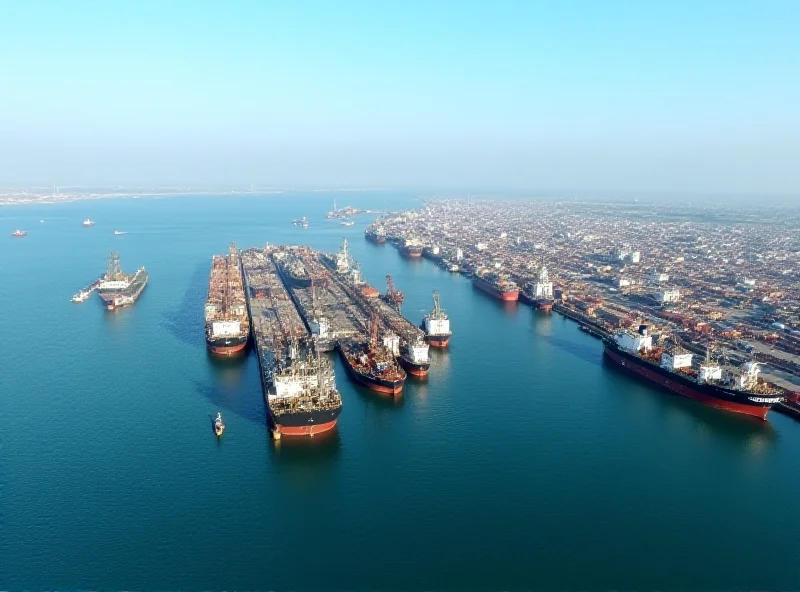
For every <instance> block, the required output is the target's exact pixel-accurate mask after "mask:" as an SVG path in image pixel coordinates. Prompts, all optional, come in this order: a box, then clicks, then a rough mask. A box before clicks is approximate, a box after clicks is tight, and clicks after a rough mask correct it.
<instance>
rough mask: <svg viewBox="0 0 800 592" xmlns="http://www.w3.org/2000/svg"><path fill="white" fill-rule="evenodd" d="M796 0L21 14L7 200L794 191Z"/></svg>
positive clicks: (9, 99)
mask: <svg viewBox="0 0 800 592" xmlns="http://www.w3.org/2000/svg"><path fill="white" fill-rule="evenodd" d="M798 17H800V8H798V5H797V4H796V3H794V2H761V3H752V2H734V3H730V2H705V3H700V4H698V3H692V2H671V3H666V4H660V5H644V4H641V3H629V2H604V3H592V2H574V3H544V2H492V3H477V2H473V3H464V2H436V3H428V2H392V3H389V2H381V3H373V2H344V3H342V2H337V3H328V2H313V1H310V2H292V3H274V2H235V3H220V4H212V3H196V2H169V3H160V2H152V1H145V2H137V3H129V4H125V5H121V4H116V3H108V4H106V3H88V2H87V3H49V2H36V1H32V2H14V3H8V4H5V5H4V7H3V18H2V19H0V52H2V55H3V56H5V57H4V59H3V60H2V61H0V76H1V77H2V79H3V80H4V81H5V83H4V89H3V92H2V93H0V134H1V135H2V137H3V142H2V143H0V185H4V186H8V185H24V184H39V185H43V186H50V185H52V184H59V185H70V184H72V185H75V184H83V185H87V184H88V185H98V184H107V185H115V184H130V183H138V184H172V183H185V184H194V185H203V184H216V185H225V184H231V185H237V186H242V185H244V186H247V185H249V184H250V183H255V184H261V185H268V186H276V187H279V186H283V187H293V186H304V187H328V188H331V187H342V186H347V187H425V188H431V189H434V188H454V189H463V190H474V189H487V190H488V189H496V190H522V191H527V190H530V191H534V192H535V191H553V192H559V191H565V192H568V191H583V192H602V193H606V194H613V193H614V192H629V193H631V192H632V193H637V192H640V193H648V192H652V193H679V194H704V193H713V194H755V195H767V194H778V195H783V196H794V195H797V194H799V193H800V167H797V166H796V165H797V162H800V111H798V109H797V108H796V106H797V105H798V104H800V77H798V76H797V64H798V63H800V49H799V48H800V43H798V41H797V25H798V22H799V20H800V19H799V18H798Z"/></svg>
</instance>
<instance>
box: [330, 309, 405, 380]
mask: <svg viewBox="0 0 800 592" xmlns="http://www.w3.org/2000/svg"><path fill="white" fill-rule="evenodd" d="M395 350H396V351H395ZM339 353H340V354H341V357H342V361H343V362H344V366H345V368H347V372H348V374H349V375H350V377H351V378H352V379H353V380H355V381H356V382H358V383H359V384H361V385H363V386H365V387H367V388H368V389H370V390H373V391H376V392H379V393H385V394H387V395H399V394H400V393H401V392H402V391H403V385H404V384H405V382H406V373H405V370H403V368H401V367H400V366H399V364H398V363H397V360H396V359H395V355H396V354H399V340H398V338H397V336H396V335H394V336H385V338H384V340H383V342H381V343H379V342H378V323H377V319H376V318H375V316H374V315H373V317H372V320H371V321H370V337H369V341H342V342H340V343H339Z"/></svg>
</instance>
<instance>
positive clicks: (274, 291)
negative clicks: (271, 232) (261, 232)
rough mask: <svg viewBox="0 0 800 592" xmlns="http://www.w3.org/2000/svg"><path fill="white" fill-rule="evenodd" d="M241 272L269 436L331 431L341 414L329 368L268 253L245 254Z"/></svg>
mask: <svg viewBox="0 0 800 592" xmlns="http://www.w3.org/2000/svg"><path fill="white" fill-rule="evenodd" d="M242 269H243V271H244V277H245V286H246V291H245V294H246V298H247V305H248V308H249V312H250V319H251V322H252V325H253V343H254V344H255V349H256V353H257V354H258V364H259V368H260V370H261V386H262V389H263V392H264V401H265V403H266V408H267V420H268V422H269V425H270V428H271V430H272V434H273V437H275V438H276V439H278V438H280V437H281V436H284V435H285V436H314V435H315V434H320V433H322V432H327V431H329V430H332V429H333V428H334V427H336V423H337V421H338V420H339V415H340V414H341V412H342V397H341V395H340V394H339V392H338V391H337V390H336V381H335V377H334V370H333V364H332V363H331V361H330V360H329V359H328V358H327V357H322V356H320V354H319V351H318V350H317V348H316V347H315V345H314V343H313V341H312V339H311V337H310V335H309V333H308V331H307V329H306V327H305V325H304V324H303V321H302V319H301V318H300V315H299V313H298V312H297V309H296V308H295V305H294V304H293V302H292V300H291V299H290V298H289V294H288V292H287V291H286V288H285V287H284V286H283V283H282V282H281V280H280V278H279V277H278V273H277V269H276V267H275V264H274V263H273V261H272V260H271V259H270V257H269V254H268V253H266V252H264V251H262V250H256V249H248V250H247V251H244V252H243V253H242Z"/></svg>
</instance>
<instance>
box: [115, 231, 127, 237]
mask: <svg viewBox="0 0 800 592" xmlns="http://www.w3.org/2000/svg"><path fill="white" fill-rule="evenodd" d="M122 234H125V231H124V230H115V231H114V236H120V235H122Z"/></svg>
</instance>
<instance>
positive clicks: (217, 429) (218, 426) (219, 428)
mask: <svg viewBox="0 0 800 592" xmlns="http://www.w3.org/2000/svg"><path fill="white" fill-rule="evenodd" d="M224 431H225V424H224V423H223V422H222V414H221V413H220V412H219V411H217V417H216V419H214V433H215V434H216V435H217V438H219V437H220V436H221V435H222V432H224Z"/></svg>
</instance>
